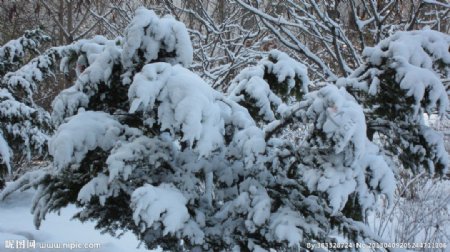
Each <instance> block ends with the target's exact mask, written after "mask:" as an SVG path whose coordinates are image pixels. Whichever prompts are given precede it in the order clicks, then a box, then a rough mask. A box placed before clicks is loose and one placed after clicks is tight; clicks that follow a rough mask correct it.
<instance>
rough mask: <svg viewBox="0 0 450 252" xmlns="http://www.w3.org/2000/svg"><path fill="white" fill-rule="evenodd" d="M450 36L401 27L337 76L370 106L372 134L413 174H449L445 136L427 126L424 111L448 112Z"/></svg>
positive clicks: (430, 112) (366, 105) (369, 124)
mask: <svg viewBox="0 0 450 252" xmlns="http://www.w3.org/2000/svg"><path fill="white" fill-rule="evenodd" d="M449 45H450V36H449V35H446V34H443V33H440V32H437V31H432V30H421V31H411V32H397V33H396V34H394V35H393V36H391V37H389V38H387V39H385V40H383V41H381V42H380V43H379V44H378V45H376V46H375V47H368V48H366V49H365V50H364V53H363V55H364V57H365V63H364V64H363V65H362V66H361V67H359V68H358V69H356V70H355V71H354V73H353V74H352V75H351V76H349V77H348V78H343V79H340V80H338V85H341V86H346V87H347V88H348V89H349V90H350V92H351V93H352V94H354V95H355V97H356V98H357V100H358V101H359V103H360V104H363V106H364V108H365V114H366V117H367V125H368V137H369V138H370V139H375V140H377V141H378V142H380V143H381V145H382V147H383V150H384V151H385V152H386V153H388V154H389V155H390V156H391V157H395V158H398V160H399V161H400V163H401V164H402V166H403V167H404V168H406V169H411V170H412V171H413V172H414V173H419V172H420V171H422V170H424V169H425V170H428V171H429V172H431V173H433V174H434V173H436V174H445V173H446V171H447V166H448V163H449V160H448V157H447V152H446V150H445V146H444V141H443V136H442V135H441V134H440V133H439V132H436V131H435V130H433V129H432V128H430V127H428V126H426V124H425V121H424V117H423V115H424V113H428V114H432V113H438V114H439V115H440V116H443V115H444V114H445V113H446V110H447V109H448V94H447V92H446V90H445V87H444V85H443V83H442V81H441V80H442V79H448V78H449V77H450V51H449Z"/></svg>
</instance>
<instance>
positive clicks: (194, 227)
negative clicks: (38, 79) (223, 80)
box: [0, 8, 395, 251]
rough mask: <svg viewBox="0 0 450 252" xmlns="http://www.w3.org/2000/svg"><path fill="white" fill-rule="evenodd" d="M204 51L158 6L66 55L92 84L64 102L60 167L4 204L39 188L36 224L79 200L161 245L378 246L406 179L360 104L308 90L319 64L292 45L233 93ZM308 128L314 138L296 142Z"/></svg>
mask: <svg viewBox="0 0 450 252" xmlns="http://www.w3.org/2000/svg"><path fill="white" fill-rule="evenodd" d="M55 50H56V49H55ZM192 51H193V50H192V46H191V42H190V40H189V36H188V33H187V31H186V28H185V26H184V25H183V24H182V23H180V22H178V21H176V20H175V19H173V18H171V17H169V16H166V17H163V18H159V17H158V16H157V15H155V13H154V12H153V11H150V10H147V9H145V8H139V9H138V10H137V11H136V15H135V17H134V19H133V20H132V22H131V23H130V25H129V26H128V28H127V30H126V31H125V37H124V38H117V39H115V40H107V39H105V38H101V37H97V38H94V39H92V40H88V41H79V42H75V43H74V44H72V45H69V46H66V47H62V48H61V49H59V50H57V52H59V53H58V55H59V57H60V58H62V59H63V60H62V63H63V64H62V69H63V70H64V69H66V68H67V67H69V66H70V65H71V63H74V62H76V64H77V75H78V76H77V80H76V81H75V83H74V85H73V86H71V87H69V88H68V89H66V90H64V91H62V92H61V93H60V95H58V97H56V98H55V100H54V102H53V111H52V119H53V120H52V122H54V123H55V124H56V126H57V129H56V132H55V133H54V134H53V136H52V137H51V139H50V140H49V145H48V151H49V154H50V155H51V156H52V158H53V164H52V165H51V166H49V167H48V168H47V169H42V170H39V171H33V172H30V173H27V174H25V175H24V176H22V177H21V178H20V179H18V180H17V181H16V182H15V183H13V184H11V186H9V187H7V188H6V189H5V190H4V191H3V192H2V194H0V199H1V198H4V197H6V196H8V195H9V194H10V193H11V192H13V191H14V190H17V189H26V188H29V187H31V186H33V187H36V188H37V193H36V196H35V199H34V202H33V209H32V211H33V213H34V215H35V224H36V226H38V227H39V225H40V223H41V221H42V220H43V219H44V218H45V215H46V214H47V213H48V212H50V211H58V210H59V209H61V208H63V207H65V206H66V205H68V204H76V205H77V206H79V207H80V212H79V213H78V214H77V215H76V216H75V217H76V218H78V219H80V220H82V221H85V220H93V221H95V222H96V223H97V228H99V229H102V230H103V231H106V232H109V233H112V234H116V232H117V231H119V230H120V231H122V230H125V231H132V232H134V233H135V234H136V235H137V236H138V237H139V238H140V239H141V240H142V241H143V242H144V243H145V244H146V245H147V246H148V247H149V248H152V247H156V246H162V247H163V248H167V249H171V250H177V251H183V250H193V251H229V250H234V251H249V250H250V251H269V250H270V249H276V250H279V251H283V250H300V249H301V248H306V247H307V243H317V242H333V241H336V237H342V236H344V237H345V238H346V239H348V240H351V241H355V242H369V241H378V240H379V238H378V237H377V236H376V235H374V234H372V233H371V232H370V230H369V229H368V228H367V227H366V226H365V225H364V224H363V223H362V220H363V219H364V217H365V216H366V214H367V211H368V210H370V209H372V208H373V206H374V204H375V202H376V201H377V199H378V197H379V196H380V195H385V196H386V198H387V199H388V200H390V199H391V198H392V194H393V191H394V188H395V179H394V173H393V171H392V167H390V166H388V162H386V159H385V156H384V153H383V152H381V151H380V149H379V148H378V147H377V146H376V145H375V144H374V143H372V142H371V141H370V140H369V139H368V137H367V132H366V128H367V126H366V118H365V115H364V110H363V108H362V107H361V106H360V105H359V104H358V103H357V100H356V99H355V98H354V97H353V96H352V95H351V94H350V93H348V92H347V91H346V90H345V88H338V87H336V86H335V85H333V84H331V83H328V84H326V85H323V87H322V88H320V89H318V90H316V91H313V92H308V84H309V79H308V76H307V70H306V67H305V66H304V65H302V64H300V63H298V62H296V61H295V60H293V59H292V58H290V57H289V56H288V55H287V54H285V53H282V52H279V51H271V52H270V53H269V55H268V56H267V58H264V59H263V60H262V61H261V62H260V63H259V64H257V65H256V66H254V67H251V68H248V69H245V70H243V71H242V73H241V74H240V75H238V76H237V77H236V78H235V79H234V80H233V81H232V85H230V87H229V89H228V92H227V94H224V93H221V92H219V91H216V90H214V89H213V88H211V87H210V86H209V85H208V84H206V83H205V82H204V81H203V80H202V79H201V78H200V77H198V76H197V75H196V74H194V73H193V72H191V71H190V70H188V69H187V68H186V67H188V66H189V65H190V64H191V61H192ZM32 62H33V61H32ZM32 64H33V63H32ZM37 65H38V66H39V65H40V64H37ZM31 86H32V85H31ZM31 89H32V88H31ZM31 89H30V90H31ZM31 98H32V97H31ZM31 98H30V99H31ZM298 127H304V128H307V129H308V131H307V132H306V133H305V134H306V135H305V137H304V139H303V140H302V141H298V142H296V141H291V139H290V138H289V137H286V134H287V132H286V131H295V130H296V128H298ZM287 129H289V130H287ZM0 144H1V142H0ZM0 146H1V145H0Z"/></svg>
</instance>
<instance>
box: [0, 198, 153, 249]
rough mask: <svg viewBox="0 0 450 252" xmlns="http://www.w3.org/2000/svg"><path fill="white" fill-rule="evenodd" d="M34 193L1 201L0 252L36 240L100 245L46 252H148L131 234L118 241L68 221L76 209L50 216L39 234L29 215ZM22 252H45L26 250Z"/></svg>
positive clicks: (71, 207) (98, 231)
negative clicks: (7, 243)
mask: <svg viewBox="0 0 450 252" xmlns="http://www.w3.org/2000/svg"><path fill="white" fill-rule="evenodd" d="M33 194H34V191H32V190H27V191H25V192H16V193H13V194H12V195H10V196H9V197H8V198H6V199H5V200H4V201H0V252H3V251H4V252H8V251H11V252H12V251H20V250H18V249H16V250H15V249H6V248H5V240H36V243H39V242H52V243H69V242H77V243H100V244H101V247H100V248H98V249H91V250H89V249H88V250H86V249H73V250H69V249H66V250H64V249H49V250H48V251H76V252H123V251H130V252H131V251H147V252H148V251H150V250H147V249H145V247H144V245H143V244H142V245H141V246H140V247H139V248H138V245H139V241H138V240H137V239H136V237H135V236H134V235H133V234H132V233H126V234H124V235H123V236H122V237H121V238H120V239H117V238H114V237H112V236H110V235H108V234H101V233H100V230H96V229H95V228H94V226H95V225H94V223H93V222H85V223H81V222H80V221H78V220H70V219H71V217H72V216H73V215H74V214H75V213H76V212H77V209H76V207H75V206H73V205H70V206H68V207H67V208H64V209H62V211H61V213H60V215H59V216H58V215H57V214H55V213H50V214H48V215H47V217H46V219H45V220H44V221H43V222H42V225H41V228H40V230H36V228H35V227H34V224H33V215H32V214H31V213H30V209H31V201H32V199H33ZM23 251H27V252H31V251H36V252H44V251H46V250H44V249H36V250H33V249H25V250H23ZM154 251H161V250H154Z"/></svg>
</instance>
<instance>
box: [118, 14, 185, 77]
mask: <svg viewBox="0 0 450 252" xmlns="http://www.w3.org/2000/svg"><path fill="white" fill-rule="evenodd" d="M138 51H141V52H143V57H144V63H150V62H152V61H153V60H155V59H157V58H159V57H160V56H161V52H164V53H165V54H167V55H166V56H163V58H161V59H160V60H161V61H164V62H170V63H172V64H177V63H180V64H182V65H184V66H189V65H190V64H191V62H192V57H193V49H192V44H191V40H190V37H189V34H188V32H187V29H186V26H185V25H184V24H183V23H181V22H179V21H177V20H175V19H174V18H172V17H171V16H165V17H162V18H159V17H158V16H157V15H156V14H155V12H153V11H151V10H147V9H145V8H143V7H141V8H139V9H137V10H136V13H135V17H134V18H133V20H132V21H131V23H130V25H129V26H128V27H127V30H126V31H125V44H124V46H123V53H122V63H123V65H124V68H125V69H129V68H131V67H132V66H133V64H135V63H136V62H140V61H141V60H142V59H141V58H140V57H142V56H141V55H140V54H139V53H138ZM164 53H163V54H164ZM171 53H173V54H174V55H170V54H171ZM169 55H170V56H169ZM130 81H131V79H127V78H125V80H124V82H125V83H128V82H130Z"/></svg>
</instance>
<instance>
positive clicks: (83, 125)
mask: <svg viewBox="0 0 450 252" xmlns="http://www.w3.org/2000/svg"><path fill="white" fill-rule="evenodd" d="M123 130H124V127H123V126H122V125H121V124H120V123H119V122H117V121H116V120H115V119H113V117H112V116H110V115H109V114H106V113H103V112H94V111H86V112H82V111H80V112H79V113H78V114H77V115H75V116H73V117H72V118H71V119H70V120H69V121H68V122H67V123H64V124H62V125H61V126H60V127H59V128H58V130H57V132H56V133H55V135H54V136H53V137H52V139H51V140H50V142H49V153H50V155H52V156H53V158H54V164H55V166H56V168H57V169H62V168H65V167H67V165H69V164H71V163H79V162H81V160H83V158H84V156H85V155H86V153H87V152H88V151H90V150H93V149H95V148H97V147H98V148H101V149H103V150H109V149H111V148H112V147H113V146H114V144H115V143H116V141H117V140H118V139H119V135H120V134H121V133H122V131H123Z"/></svg>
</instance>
